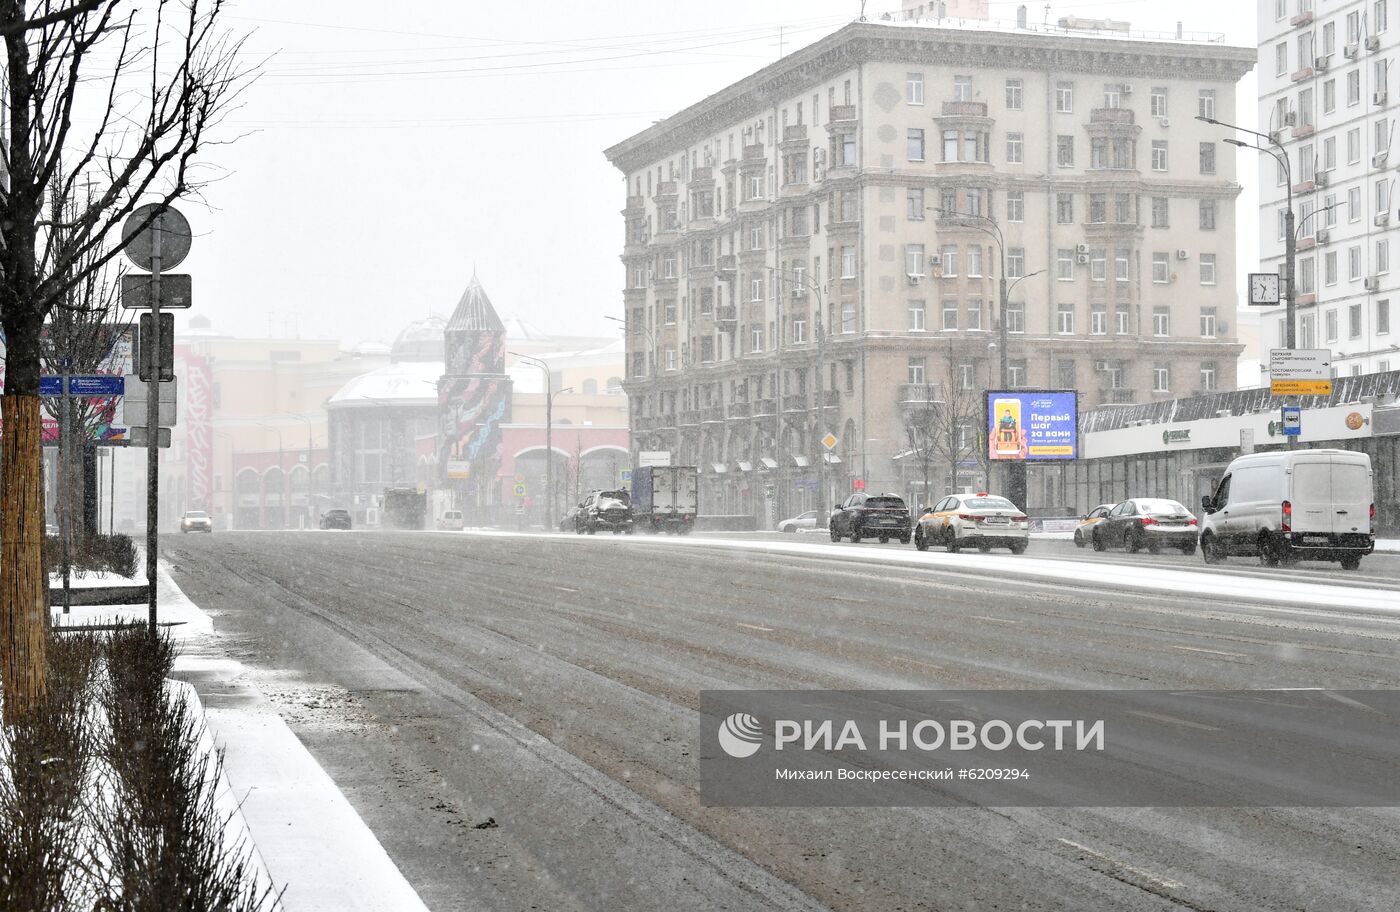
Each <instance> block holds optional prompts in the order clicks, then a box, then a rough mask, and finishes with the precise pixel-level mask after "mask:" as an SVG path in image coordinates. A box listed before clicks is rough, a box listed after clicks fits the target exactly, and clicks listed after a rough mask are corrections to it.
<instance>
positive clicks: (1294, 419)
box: [1283, 405, 1303, 437]
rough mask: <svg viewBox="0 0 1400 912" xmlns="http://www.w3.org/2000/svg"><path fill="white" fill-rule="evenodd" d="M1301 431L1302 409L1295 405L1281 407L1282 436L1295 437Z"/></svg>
mask: <svg viewBox="0 0 1400 912" xmlns="http://www.w3.org/2000/svg"><path fill="white" fill-rule="evenodd" d="M1302 433H1303V410H1302V409H1301V408H1300V407H1298V406H1296V405H1285V406H1284V407H1283V436H1285V437H1297V436H1299V435H1301V434H1302Z"/></svg>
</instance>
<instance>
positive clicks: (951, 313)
mask: <svg viewBox="0 0 1400 912" xmlns="http://www.w3.org/2000/svg"><path fill="white" fill-rule="evenodd" d="M957 328H958V299H957V298H945V299H944V301H943V330H944V331H945V332H950V331H953V330H956V329H957Z"/></svg>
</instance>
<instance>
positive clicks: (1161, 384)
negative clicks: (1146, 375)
mask: <svg viewBox="0 0 1400 912" xmlns="http://www.w3.org/2000/svg"><path fill="white" fill-rule="evenodd" d="M1171 388H1172V369H1171V366H1170V365H1168V364H1163V363H1161V362H1160V361H1159V362H1157V363H1156V364H1154V365H1152V392H1154V393H1167V392H1171Z"/></svg>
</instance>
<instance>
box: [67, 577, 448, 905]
mask: <svg viewBox="0 0 1400 912" xmlns="http://www.w3.org/2000/svg"><path fill="white" fill-rule="evenodd" d="M156 586H157V590H156V591H157V597H158V599H159V605H160V616H159V620H160V621H161V622H162V623H164V622H167V621H173V622H180V623H179V624H178V626H174V627H172V628H170V630H171V635H172V636H173V637H174V638H175V639H176V640H177V641H179V640H190V639H194V638H196V637H206V636H208V635H210V634H212V633H213V629H214V624H213V620H212V619H211V618H210V616H209V615H208V614H206V613H205V612H204V611H203V610H201V609H200V608H199V606H197V605H195V604H194V603H193V602H191V601H190V600H189V598H187V597H186V596H185V594H184V592H182V591H181V590H180V587H179V586H177V585H176V584H175V581H174V580H173V579H171V577H170V574H169V572H167V570H166V568H165V566H164V565H161V567H160V568H159V570H158V575H157V581H156ZM79 611H80V609H77V608H75V609H73V612H74V613H73V614H70V615H69V616H68V619H66V620H64V621H63V623H70V624H71V623H83V622H84V621H85V620H86V621H88V622H92V623H96V622H108V621H112V620H114V619H121V620H144V619H145V618H146V606H145V605H126V606H110V605H109V606H101V607H99V608H94V609H81V611H83V612H84V613H85V614H80V613H79ZM210 640H211V641H210V642H208V643H207V645H208V646H210V647H211V651H214V652H217V650H218V641H217V640H216V639H213V638H212V637H211V638H210ZM175 674H176V676H177V677H178V678H180V679H181V680H183V681H186V682H188V683H189V684H191V685H193V686H191V687H189V688H187V693H188V696H189V698H190V699H192V700H195V701H197V702H198V701H200V700H201V697H200V696H199V695H198V694H196V692H195V691H196V688H197V689H198V691H199V693H200V694H203V697H202V704H201V705H202V707H203V710H204V719H205V723H206V725H207V726H208V729H209V733H210V734H211V735H212V737H213V739H214V743H215V744H216V745H217V746H218V747H219V748H221V749H222V750H223V752H224V777H225V778H226V779H227V780H228V784H229V787H230V788H231V789H232V792H233V796H234V798H235V800H237V801H238V802H239V804H240V807H241V809H242V812H243V819H244V821H245V822H246V823H247V828H248V833H249V834H250V835H251V838H252V841H253V843H254V845H255V846H256V849H257V854H258V856H259V857H260V860H261V861H262V862H263V864H264V865H265V866H266V869H267V872H268V874H269V875H270V876H271V877H272V880H273V882H274V883H275V884H276V886H277V888H278V889H284V890H285V891H284V892H283V893H282V904H281V907H282V909H283V910H285V912H323V910H324V912H341V910H376V912H378V910H389V909H392V910H394V912H419V910H421V912H427V906H425V905H424V904H423V901H422V900H421V899H419V898H418V894H417V892H415V891H414V889H413V887H412V886H411V885H410V884H409V883H408V881H407V880H405V879H404V876H403V874H402V873H400V872H399V869H398V866H397V865H395V864H394V862H393V860H392V859H390V858H389V855H388V853H387V852H385V851H384V848H383V846H381V845H380V844H379V840H378V839H376V838H375V836H374V833H372V832H371V831H370V829H369V827H368V826H366V825H365V822H364V821H363V820H361V819H360V815H359V814H357V813H356V812H355V809H354V808H353V807H352V806H351V805H350V802H349V800H347V799H346V797H345V795H344V794H343V793H342V792H341V791H340V789H339V788H338V787H337V786H336V784H335V782H334V781H332V779H331V777H330V776H329V775H327V774H326V771H325V770H323V769H322V768H321V765H320V764H319V763H317V762H316V758H315V757H312V756H311V753H310V752H309V751H308V750H307V749H306V748H305V746H303V745H302V743H301V741H300V740H298V739H297V736H296V735H295V734H293V733H292V730H291V729H290V728H288V727H287V723H286V722H284V721H283V720H282V717H281V716H280V715H278V713H277V710H276V709H275V708H274V707H273V705H272V704H271V703H270V702H269V701H268V700H267V698H266V697H264V696H263V695H262V693H261V692H260V691H259V690H258V689H257V688H256V687H254V686H252V685H250V684H248V683H246V681H247V677H248V676H247V669H246V668H245V667H244V665H243V664H242V663H241V662H238V661H236V660H234V659H231V658H225V657H218V658H211V657H209V656H189V655H183V654H182V655H181V656H180V657H179V658H178V659H177V660H176V662H175Z"/></svg>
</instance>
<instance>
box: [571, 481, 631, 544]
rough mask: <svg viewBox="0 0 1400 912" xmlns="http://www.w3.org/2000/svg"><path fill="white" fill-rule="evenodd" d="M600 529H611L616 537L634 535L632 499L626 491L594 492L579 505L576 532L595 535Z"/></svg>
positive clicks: (575, 523) (575, 525) (575, 518)
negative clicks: (624, 533) (625, 534)
mask: <svg viewBox="0 0 1400 912" xmlns="http://www.w3.org/2000/svg"><path fill="white" fill-rule="evenodd" d="M599 529H611V530H612V533H613V534H614V535H621V534H622V533H623V532H626V533H627V534H628V535H631V534H632V498H631V497H630V496H628V494H627V492H626V491H594V492H593V493H592V494H589V495H588V496H587V497H585V498H584V500H583V503H581V504H579V505H578V512H577V513H576V514H574V531H575V532H577V533H578V534H579V535H582V534H584V533H585V532H587V533H588V534H589V535H594V534H596V533H597V532H598V530H599Z"/></svg>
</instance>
